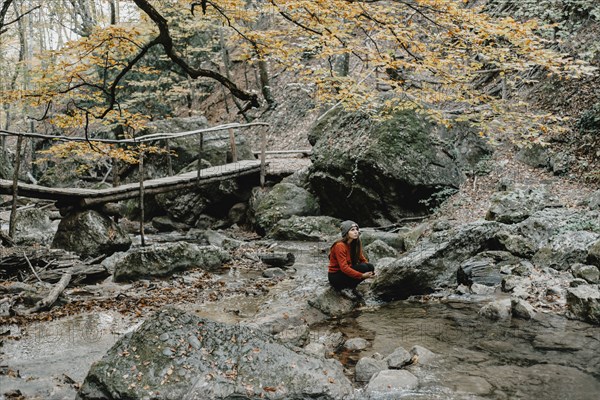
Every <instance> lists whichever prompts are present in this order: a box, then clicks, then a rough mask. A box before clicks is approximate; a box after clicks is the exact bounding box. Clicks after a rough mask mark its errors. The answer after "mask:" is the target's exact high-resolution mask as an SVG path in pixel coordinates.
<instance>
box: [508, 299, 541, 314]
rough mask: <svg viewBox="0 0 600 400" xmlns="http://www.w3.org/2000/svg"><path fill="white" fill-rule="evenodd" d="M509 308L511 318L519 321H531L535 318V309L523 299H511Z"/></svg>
mask: <svg viewBox="0 0 600 400" xmlns="http://www.w3.org/2000/svg"><path fill="white" fill-rule="evenodd" d="M510 306H511V313H512V316H513V317H516V318H521V319H533V318H534V317H535V309H534V308H533V306H532V305H531V304H529V303H528V302H527V301H525V300H523V299H519V298H512V299H511V304H510Z"/></svg>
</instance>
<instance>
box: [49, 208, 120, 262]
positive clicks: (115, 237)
mask: <svg viewBox="0 0 600 400" xmlns="http://www.w3.org/2000/svg"><path fill="white" fill-rule="evenodd" d="M130 246H131V239H130V238H129V236H128V235H127V234H126V233H124V232H123V231H122V230H121V228H120V227H119V226H118V225H117V224H116V223H115V222H114V221H113V220H112V219H110V218H109V217H107V216H106V215H104V214H101V213H99V212H98V211H95V210H84V211H76V212H73V213H71V214H69V215H67V216H65V217H64V218H63V219H62V220H61V221H60V223H59V224H58V230H57V232H56V234H55V235H54V240H53V241H52V247H54V248H59V249H64V250H68V251H72V252H74V253H76V254H79V256H81V257H82V258H86V257H98V256H101V255H111V254H113V253H116V252H118V251H125V250H127V249H129V247H130Z"/></svg>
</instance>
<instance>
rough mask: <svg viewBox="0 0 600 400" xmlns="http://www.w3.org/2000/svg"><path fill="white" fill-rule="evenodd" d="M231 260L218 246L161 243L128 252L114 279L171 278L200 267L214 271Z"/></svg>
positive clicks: (122, 259) (119, 263) (116, 268)
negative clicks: (183, 271)
mask: <svg viewBox="0 0 600 400" xmlns="http://www.w3.org/2000/svg"><path fill="white" fill-rule="evenodd" d="M229 260H231V256H230V255H229V253H227V252H226V251H224V250H222V249H220V248H218V247H216V246H212V245H209V246H198V245H197V244H193V243H188V242H173V243H161V244H156V245H153V246H149V247H140V248H136V249H134V250H132V251H130V252H128V253H127V255H125V257H123V258H121V259H120V260H119V261H118V262H117V263H116V264H115V266H114V273H113V276H114V280H115V281H131V280H136V279H140V278H149V277H164V276H169V275H171V274H173V273H174V272H177V271H181V270H185V269H190V268H196V267H198V268H202V269H205V270H208V271H214V270H216V269H218V268H220V267H221V266H222V265H223V264H224V263H225V262H228V261H229Z"/></svg>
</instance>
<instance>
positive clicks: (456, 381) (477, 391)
mask: <svg viewBox="0 0 600 400" xmlns="http://www.w3.org/2000/svg"><path fill="white" fill-rule="evenodd" d="M443 383H444V385H446V386H448V387H450V388H451V389H452V391H453V392H456V393H464V394H466V393H468V394H469V395H470V396H485V395H489V394H490V393H492V391H493V390H494V387H493V386H492V385H491V384H490V383H489V382H488V381H487V380H486V379H484V378H482V377H481V376H471V375H462V376H454V377H453V379H452V381H451V382H443ZM467 398H468V397H467Z"/></svg>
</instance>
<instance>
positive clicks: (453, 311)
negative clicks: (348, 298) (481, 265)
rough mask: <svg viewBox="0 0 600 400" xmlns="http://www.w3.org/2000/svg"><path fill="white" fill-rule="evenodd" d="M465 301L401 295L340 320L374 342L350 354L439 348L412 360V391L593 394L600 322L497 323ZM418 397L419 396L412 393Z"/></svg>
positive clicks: (435, 394)
mask: <svg viewBox="0 0 600 400" xmlns="http://www.w3.org/2000/svg"><path fill="white" fill-rule="evenodd" d="M480 306H481V305H478V304H474V303H464V302H446V303H441V302H440V303H433V304H432V303H417V302H407V301H402V302H396V303H393V304H389V305H386V306H384V307H381V308H378V309H375V310H371V311H363V312H361V314H360V315H358V317H357V318H356V319H345V320H343V321H340V323H339V325H338V328H339V329H340V330H342V331H343V332H344V333H345V334H346V335H347V336H348V337H364V338H367V339H369V340H371V341H372V347H371V348H369V349H367V350H366V351H363V352H362V353H361V354H359V355H356V354H354V355H348V354H342V355H341V357H344V356H350V359H352V358H354V359H356V358H358V357H362V356H369V355H372V354H373V353H376V352H377V353H380V354H382V355H384V356H385V355H387V354H390V353H391V352H393V351H394V350H395V349H396V348H397V347H403V348H405V349H406V350H410V349H411V348H412V346H414V345H420V346H423V347H426V348H427V349H429V350H431V351H433V352H434V353H436V354H438V357H437V359H436V361H434V362H433V363H431V364H430V365H423V366H419V364H418V363H417V364H416V365H415V366H413V367H411V369H412V370H413V372H414V373H415V375H417V376H418V377H419V378H420V386H419V388H418V389H417V390H415V391H413V392H407V393H406V396H407V398H432V399H437V398H440V399H442V398H444V399H466V398H469V399H471V398H482V399H515V398H518V399H533V398H540V399H596V398H598V396H599V395H600V328H598V327H595V326H592V325H589V324H586V323H582V322H577V321H572V320H568V319H566V318H563V317H560V316H555V315H538V319H537V320H535V321H524V320H517V319H513V320H511V321H501V322H493V321H489V320H486V319H483V318H481V317H479V316H478V315H477V311H478V309H479V308H480ZM415 396H416V397H415Z"/></svg>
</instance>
